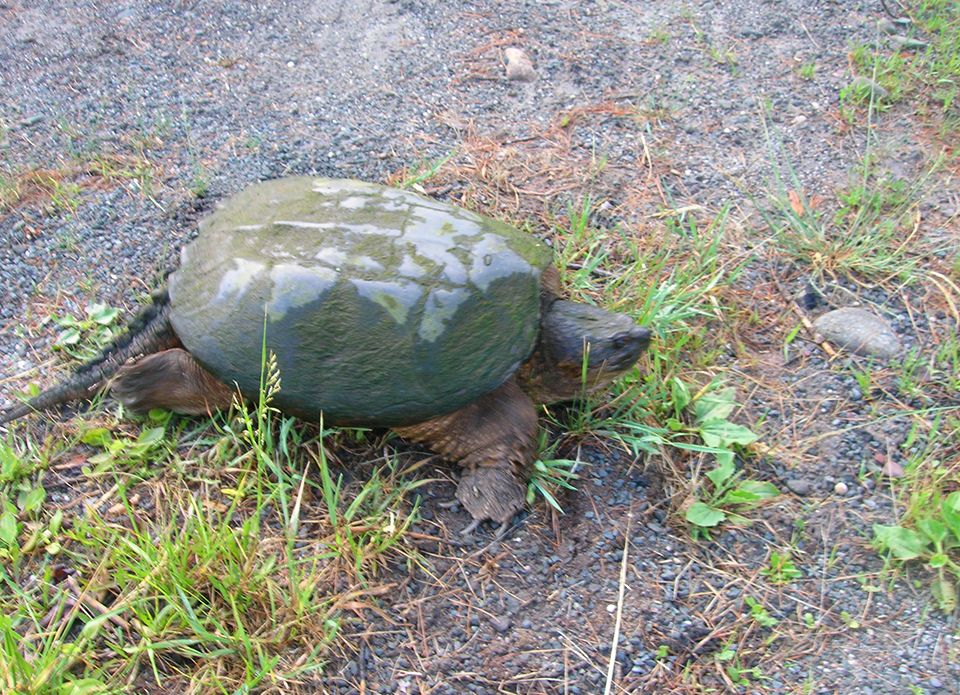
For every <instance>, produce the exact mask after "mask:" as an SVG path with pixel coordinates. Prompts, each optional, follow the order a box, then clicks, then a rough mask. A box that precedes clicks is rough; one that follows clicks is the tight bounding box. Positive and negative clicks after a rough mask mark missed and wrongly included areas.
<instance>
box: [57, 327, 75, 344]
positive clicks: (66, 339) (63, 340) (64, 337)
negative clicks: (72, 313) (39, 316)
mask: <svg viewBox="0 0 960 695" xmlns="http://www.w3.org/2000/svg"><path fill="white" fill-rule="evenodd" d="M79 342H80V331H78V330H77V329H76V328H68V329H67V330H65V331H63V332H62V333H61V334H60V336H59V337H58V338H57V342H56V343H55V345H76V344H77V343H79Z"/></svg>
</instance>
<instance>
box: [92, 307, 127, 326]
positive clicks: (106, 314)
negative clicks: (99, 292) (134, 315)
mask: <svg viewBox="0 0 960 695" xmlns="http://www.w3.org/2000/svg"><path fill="white" fill-rule="evenodd" d="M90 308H91V309H92V310H93V311H91V312H90V313H89V316H90V318H91V319H93V320H94V321H96V322H97V323H99V324H100V325H102V326H106V325H108V324H111V323H113V322H114V321H116V320H117V316H119V315H120V310H119V309H117V308H116V307H111V306H104V305H103V304H98V305H96V306H93V307H90Z"/></svg>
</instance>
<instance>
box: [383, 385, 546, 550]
mask: <svg viewBox="0 0 960 695" xmlns="http://www.w3.org/2000/svg"><path fill="white" fill-rule="evenodd" d="M395 429H396V432H397V433H398V434H399V435H400V436H401V437H404V438H405V439H410V440H412V441H416V442H421V443H423V444H426V445H427V446H428V447H430V448H431V449H432V450H433V451H436V452H437V453H439V454H440V455H441V456H443V457H444V458H447V459H450V460H452V461H456V462H457V463H458V464H459V465H460V467H461V468H462V475H461V478H460V484H459V486H458V487H457V499H458V500H459V501H460V503H461V504H462V505H463V506H464V507H465V508H466V509H467V511H468V512H470V515H471V516H472V517H473V518H474V521H475V522H478V523H479V522H483V521H485V520H487V519H490V520H491V521H495V522H497V523H498V524H500V525H501V531H503V530H505V528H506V525H507V524H508V523H509V522H510V520H511V519H512V518H513V516H514V514H516V513H517V512H518V511H520V510H521V509H523V506H524V502H525V496H526V495H525V492H526V488H525V483H526V475H527V472H528V469H529V467H530V464H531V463H532V461H533V459H534V457H535V456H536V452H537V409H536V406H535V405H534V404H533V401H531V400H530V397H529V396H527V394H525V393H524V392H523V391H522V390H521V389H520V387H519V386H517V384H516V383H515V382H514V381H513V380H512V379H511V380H510V381H508V382H507V383H505V384H504V385H503V386H501V387H500V388H498V389H497V390H496V391H493V392H492V393H489V394H487V395H486V396H483V397H481V398H478V399H477V400H476V401H474V402H473V403H471V404H470V405H468V406H466V407H464V408H461V409H460V410H457V411H454V412H452V413H450V414H448V415H442V416H440V417H436V418H433V419H432V420H427V421H426V422H422V423H420V424H417V425H412V426H410V427H397V428H395ZM474 527H475V525H471V527H468V529H469V530H473V528H474Z"/></svg>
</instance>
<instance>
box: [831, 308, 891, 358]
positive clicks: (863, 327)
mask: <svg viewBox="0 0 960 695" xmlns="http://www.w3.org/2000/svg"><path fill="white" fill-rule="evenodd" d="M813 327H814V328H816V329H817V331H818V332H819V333H820V335H822V336H823V337H824V338H826V339H827V340H829V341H830V342H831V343H836V344H837V345H839V346H840V347H842V348H845V349H847V350H850V351H851V352H855V353H857V354H858V355H876V356H878V357H883V358H884V359H889V358H891V357H896V356H897V355H899V354H900V352H901V350H902V349H903V348H902V346H901V344H900V339H899V338H897V336H896V334H895V333H894V332H893V329H891V328H890V326H889V325H887V322H886V321H884V320H883V319H882V318H880V317H879V316H877V315H876V314H873V313H871V312H869V311H867V310H866V309H859V308H857V307H843V308H841V309H834V310H833V311H828V312H827V313H826V314H824V315H823V316H820V317H819V318H817V320H816V321H814V322H813Z"/></svg>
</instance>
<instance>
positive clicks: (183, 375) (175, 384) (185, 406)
mask: <svg viewBox="0 0 960 695" xmlns="http://www.w3.org/2000/svg"><path fill="white" fill-rule="evenodd" d="M110 393H111V395H112V396H113V397H114V398H116V399H117V400H118V401H120V402H121V403H123V405H124V407H126V408H129V409H130V410H133V411H137V412H142V411H146V410H150V409H151V408H164V409H166V410H172V411H174V412H176V413H181V414H183V415H209V414H211V413H212V412H213V411H215V410H219V409H226V408H229V407H230V404H231V402H232V401H233V394H234V391H233V389H231V388H230V387H229V386H227V385H226V384H224V383H223V382H222V381H220V380H218V379H217V378H216V377H214V376H213V375H212V374H210V372H208V371H207V370H206V369H204V368H203V367H201V366H200V364H199V363H198V362H197V361H196V360H195V359H193V357H192V356H191V355H190V353H189V352H187V351H186V350H183V349H180V348H173V349H170V350H164V351H162V352H156V353H153V354H152V355H147V356H146V357H143V358H141V359H140V360H137V361H136V362H134V363H132V364H126V365H124V366H123V367H121V368H120V369H119V370H118V371H117V373H116V375H115V376H114V378H113V379H112V380H111V381H110Z"/></svg>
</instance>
